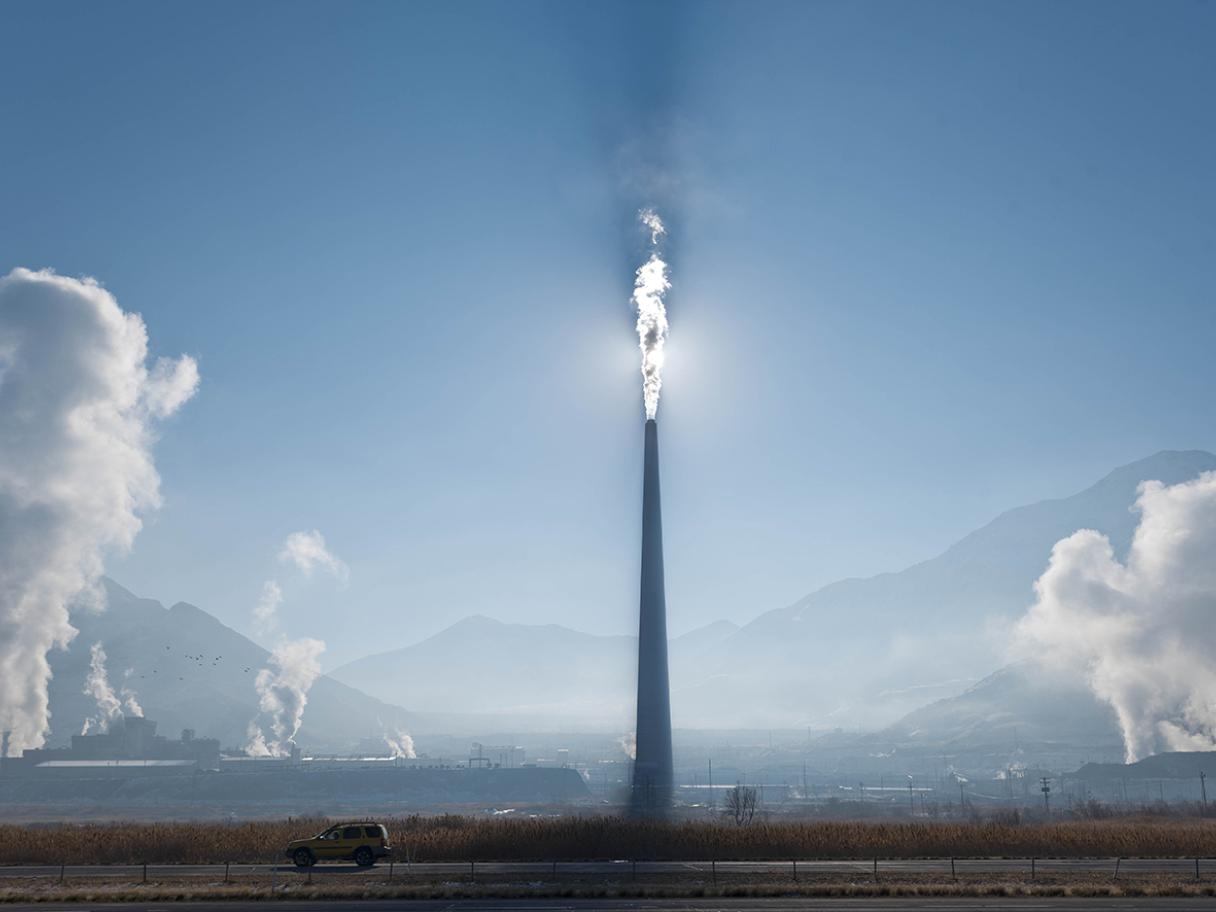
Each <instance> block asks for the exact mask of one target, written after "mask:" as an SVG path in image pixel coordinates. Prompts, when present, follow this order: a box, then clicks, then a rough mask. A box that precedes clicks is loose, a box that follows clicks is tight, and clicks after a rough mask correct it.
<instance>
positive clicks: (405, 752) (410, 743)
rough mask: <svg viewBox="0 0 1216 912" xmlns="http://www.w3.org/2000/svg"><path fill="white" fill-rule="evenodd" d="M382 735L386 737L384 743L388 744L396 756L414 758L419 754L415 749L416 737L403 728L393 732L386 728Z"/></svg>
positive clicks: (405, 758) (407, 758)
mask: <svg viewBox="0 0 1216 912" xmlns="http://www.w3.org/2000/svg"><path fill="white" fill-rule="evenodd" d="M381 737H383V738H384V743H385V744H387V745H388V747H389V750H391V751H392V752H393V756H394V757H399V758H401V759H403V760H413V759H415V758H416V757H417V756H418V754H417V753H416V752H415V750H414V739H413V738H411V737H410V736H409V735H408V734H407V733H406V732H404V731H402V730H401V729H399V728H397V729H394V730H393V731H391V732H390V731H389V730H388V729H385V730H384V731H383V732H382V734H381Z"/></svg>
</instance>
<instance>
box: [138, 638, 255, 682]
mask: <svg viewBox="0 0 1216 912" xmlns="http://www.w3.org/2000/svg"><path fill="white" fill-rule="evenodd" d="M172 651H173V647H172V646H166V647H165V652H172ZM182 657H183V658H185V659H187V660H188V661H191V662H193V663H194V664H195V665H197V666H198V667H199V668H202V667H204V666H205V665H206V664H207V657H206V656H205V655H203V654H202V653H201V652H200V653H199V654H198V655H191V654H190V653H188V652H184V653H182ZM223 660H224V657H223V656H215V658H213V659H211V666H212V667H213V668H214V667H215V666H217V665H219V664H220V662H222V661H223ZM252 670H253V666H252V665H246V666H244V667H243V668H242V669H241V671H242V673H243V674H249V672H250V671H252ZM152 674H160V669H159V668H153V669H152ZM140 677H141V678H146V677H147V675H146V674H141V675H140ZM177 679H178V680H179V681H184V680H186V676H185V675H178V676H177Z"/></svg>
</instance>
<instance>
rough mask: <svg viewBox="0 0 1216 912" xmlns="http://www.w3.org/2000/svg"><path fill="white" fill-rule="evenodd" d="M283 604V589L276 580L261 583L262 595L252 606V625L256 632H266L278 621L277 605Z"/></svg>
mask: <svg viewBox="0 0 1216 912" xmlns="http://www.w3.org/2000/svg"><path fill="white" fill-rule="evenodd" d="M281 604H283V589H282V587H281V586H279V583H278V581H277V580H267V581H266V582H264V583H263V584H262V595H261V597H259V598H258V603H257V604H256V605H254V606H253V626H254V628H255V629H256V630H257V632H258V633H267V632H269V631H271V630H273V629H274V627H275V624H276V623H277V622H278V611H279V605H281Z"/></svg>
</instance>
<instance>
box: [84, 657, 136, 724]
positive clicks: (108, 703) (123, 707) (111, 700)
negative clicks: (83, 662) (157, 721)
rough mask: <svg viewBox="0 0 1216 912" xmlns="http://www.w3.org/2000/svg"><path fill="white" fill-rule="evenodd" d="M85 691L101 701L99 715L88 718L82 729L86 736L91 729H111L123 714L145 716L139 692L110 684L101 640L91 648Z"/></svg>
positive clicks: (98, 702)
mask: <svg viewBox="0 0 1216 912" xmlns="http://www.w3.org/2000/svg"><path fill="white" fill-rule="evenodd" d="M84 693H85V694H86V695H87V696H90V697H92V698H93V699H94V700H95V701H96V702H97V714H96V715H94V716H90V717H89V718H87V719H85V720H84V726H83V727H82V728H81V729H80V733H81V734H82V735H87V734H89V733H90V732H107V731H109V730H110V723H112V722H114V721H115V720H116V719H118V718H119V717H120V716H123V715H128V716H142V715H143V714H144V711H143V707H141V706H140V705H139V700H138V699H136V697H135V692H134V691H132V690H131V689H130V688H128V687H123V688H122V690H121V691H120V692H118V693H115V691H114V688H113V687H112V686H111V685H110V678H109V675H107V674H106V651H105V648H104V647H103V646H102V645H101V643H94V644H93V645H92V646H90V647H89V673H88V675H86V676H85V679H84Z"/></svg>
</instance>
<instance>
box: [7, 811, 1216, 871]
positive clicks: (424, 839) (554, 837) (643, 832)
mask: <svg viewBox="0 0 1216 912" xmlns="http://www.w3.org/2000/svg"><path fill="white" fill-rule="evenodd" d="M386 822H387V823H388V826H389V830H390V833H391V836H392V841H393V844H394V846H395V848H396V855H397V858H398V859H399V860H405V858H406V857H407V854H408V857H409V858H410V859H412V860H413V861H576V860H605V859H653V860H711V859H716V860H721V861H725V860H731V859H733V860H762V859H775V860H784V859H814V858H873V857H876V856H877V857H880V858H915V857H948V856H956V857H968V856H970V857H986V856H987V857H991V856H1005V857H1021V858H1026V857H1030V856H1037V857H1039V858H1050V857H1059V858H1067V857H1073V858H1077V857H1094V856H1105V857H1116V856H1121V857H1124V858H1128V857H1197V856H1199V857H1213V856H1216V822H1213V821H1202V820H1190V821H1184V820H1169V819H1164V820H1159V819H1147V820H1135V819H1132V820H1129V819H1120V820H1094V821H1068V822H1059V823H1033V824H1019V823H1010V822H999V823H998V822H982V821H980V822H922V823H911V822H909V823H870V822H834V821H816V822H810V823H788V822H779V823H778V822H756V823H753V824H752V825H750V826H746V827H737V826H728V825H723V824H718V823H710V822H701V823H670V824H666V823H648V822H641V821H634V820H626V819H622V818H617V817H565V818H556V819H524V820H520V819H494V820H486V819H483V818H473V817H459V816H451V815H449V816H440V817H408V818H399V819H393V820H387V821H386ZM326 824H327V821H324V820H319V819H295V820H282V821H259V822H248V823H234V824H224V823H123V824H80V825H69V824H55V825H49V826H20V825H5V826H0V864H60V863H65V864H138V863H141V862H147V863H151V864H172V863H192V864H206V863H223V862H226V861H231V862H249V863H252V862H269V861H281V860H283V855H282V851H283V846H285V845H286V843H287V842H288V840H290V839H294V838H298V837H300V836H307V835H311V834H313V833H316V832H319V831H320V830H321V829H323V828H324V827H325V826H326Z"/></svg>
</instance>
